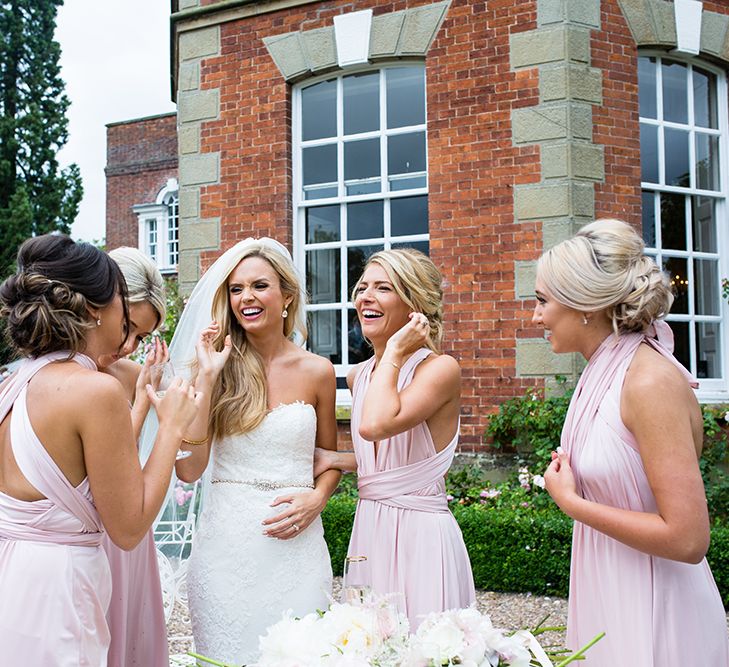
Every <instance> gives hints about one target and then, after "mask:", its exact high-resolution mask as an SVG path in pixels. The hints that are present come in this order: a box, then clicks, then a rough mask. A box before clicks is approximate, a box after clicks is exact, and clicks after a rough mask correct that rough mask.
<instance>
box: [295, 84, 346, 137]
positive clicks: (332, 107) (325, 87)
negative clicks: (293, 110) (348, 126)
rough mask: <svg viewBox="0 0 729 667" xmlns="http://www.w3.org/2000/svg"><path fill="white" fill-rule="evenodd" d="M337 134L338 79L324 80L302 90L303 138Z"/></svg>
mask: <svg viewBox="0 0 729 667" xmlns="http://www.w3.org/2000/svg"><path fill="white" fill-rule="evenodd" d="M335 136H337V81H336V79H333V80H332V81H322V82H321V83H317V84H316V85H314V86H309V87H307V88H304V89H303V90H302V91H301V138H302V139H303V140H304V141H309V140H310V139H324V138H326V137H335Z"/></svg>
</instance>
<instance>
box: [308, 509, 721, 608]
mask: <svg viewBox="0 0 729 667" xmlns="http://www.w3.org/2000/svg"><path fill="white" fill-rule="evenodd" d="M356 506H357V501H356V500H354V499H353V498H350V497H347V496H343V495H335V496H333V497H332V499H331V500H330V501H329V503H328V505H327V506H326V508H325V509H324V512H323V513H322V520H323V522H324V534H325V537H326V541H327V545H328V546H329V555H330V556H331V559H332V568H333V570H334V574H335V575H341V574H342V564H343V563H344V558H345V556H346V555H347V546H348V544H349V536H350V533H351V531H352V522H353V520H354V511H355V508H356ZM452 509H453V514H454V515H455V517H456V520H457V521H458V524H459V525H460V527H461V531H462V532H463V539H464V540H465V542H466V548H467V549H468V554H469V556H470V558H471V568H472V569H473V578H474V581H475V583H476V588H481V589H485V590H491V591H509V592H517V593H525V592H531V593H535V594H539V595H557V596H563V597H564V596H566V595H567V589H568V586H569V566H570V546H571V541H572V520H571V519H569V518H568V517H567V516H565V515H564V514H562V513H561V512H559V511H558V510H546V511H544V510H542V511H528V510H521V509H518V510H511V509H507V508H503V507H502V508H499V509H494V508H488V507H485V506H483V505H468V506H461V505H455V506H453V508H452ZM707 557H708V560H709V563H710V565H711V569H712V571H713V573H714V578H715V579H716V583H717V585H718V587H719V591H720V592H721V595H722V598H723V600H724V605H725V606H729V525H728V524H725V523H716V524H715V525H714V527H713V528H712V531H711V548H710V549H709V553H708V556H707Z"/></svg>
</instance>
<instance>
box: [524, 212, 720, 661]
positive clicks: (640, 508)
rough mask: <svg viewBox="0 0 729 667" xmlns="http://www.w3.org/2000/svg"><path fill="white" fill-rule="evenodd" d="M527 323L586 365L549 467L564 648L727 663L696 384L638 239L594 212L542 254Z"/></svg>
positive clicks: (661, 284)
mask: <svg viewBox="0 0 729 667" xmlns="http://www.w3.org/2000/svg"><path fill="white" fill-rule="evenodd" d="M536 295H537V306H536V308H535V311H534V322H535V323H536V324H538V325H540V326H543V327H544V328H545V329H547V330H548V333H549V336H548V338H549V340H550V342H551V345H552V349H553V350H554V351H555V352H579V353H581V354H582V355H583V356H584V357H585V358H586V359H587V360H588V364H587V367H586V368H585V370H584V372H583V373H582V377H581V378H580V381H579V383H578V385H577V388H576V390H575V393H574V396H573V398H572V402H571V404H570V408H569V411H568V414H567V418H566V421H565V425H564V430H563V431H562V445H561V451H559V452H556V453H554V454H553V461H552V463H551V464H550V466H549V468H548V469H547V471H546V473H545V481H546V485H547V490H548V491H549V493H550V494H551V495H552V497H553V498H554V500H555V501H556V502H557V504H558V505H559V506H560V508H561V509H562V510H563V511H564V512H565V513H566V514H568V515H569V516H571V517H572V518H573V519H574V520H575V524H574V533H573V540H572V564H571V576H570V597H569V615H568V622H567V643H568V646H569V647H570V648H572V649H576V648H578V647H579V646H581V645H583V644H585V643H587V642H588V641H589V640H590V639H592V638H593V637H594V636H595V635H597V634H598V633H600V632H605V633H606V636H605V638H603V639H602V640H601V641H599V642H598V643H597V644H596V645H595V646H593V647H592V648H591V649H590V650H589V651H588V652H587V657H586V660H585V663H584V664H585V667H608V666H610V667H612V666H613V665H635V666H636V667H684V666H685V665H699V664H701V665H711V666H712V667H728V666H729V641H728V639H727V627H726V617H725V614H724V609H723V608H722V603H721V598H720V596H719V591H718V590H717V587H716V584H715V583H714V579H713V577H712V575H711V571H710V569H709V566H708V564H707V562H706V559H705V558H704V555H705V553H706V550H707V548H708V546H709V517H708V513H707V506H706V497H705V495H704V488H703V484H702V480H701V475H700V473H699V467H698V457H699V454H700V452H701V446H702V436H703V424H702V417H701V411H700V409H699V405H698V403H697V401H696V398H695V396H694V394H693V392H692V391H691V387H696V386H697V384H696V382H695V381H694V379H693V378H692V377H691V376H690V375H689V373H688V372H687V371H686V370H685V369H684V368H683V367H682V366H681V365H680V364H679V363H678V362H677V361H676V359H675V358H674V357H673V355H672V354H671V351H672V349H673V336H672V334H671V330H670V328H669V326H668V325H667V324H666V323H665V322H663V321H662V320H661V319H659V318H662V317H664V316H665V315H666V313H667V312H668V310H669V309H670V306H671V302H672V300H673V297H672V295H671V292H670V286H669V284H668V280H667V278H666V277H665V276H664V275H663V274H662V273H661V271H660V270H659V269H658V267H657V266H656V264H655V263H654V261H653V260H652V259H651V258H649V257H646V256H645V255H644V254H643V242H642V240H641V239H640V237H639V236H638V235H637V234H636V233H635V232H634V231H633V230H632V228H631V227H629V226H628V225H626V224H625V223H623V222H619V221H617V220H598V221H597V222H594V223H592V224H590V225H587V226H586V227H583V228H582V229H581V230H580V231H579V232H578V233H577V235H576V236H575V237H573V238H572V239H570V240H568V241H564V242H562V243H560V244H559V245H557V246H555V247H554V248H552V249H551V250H549V251H548V252H546V253H545V254H544V255H543V256H542V258H541V259H540V260H539V264H538V268H537V281H536Z"/></svg>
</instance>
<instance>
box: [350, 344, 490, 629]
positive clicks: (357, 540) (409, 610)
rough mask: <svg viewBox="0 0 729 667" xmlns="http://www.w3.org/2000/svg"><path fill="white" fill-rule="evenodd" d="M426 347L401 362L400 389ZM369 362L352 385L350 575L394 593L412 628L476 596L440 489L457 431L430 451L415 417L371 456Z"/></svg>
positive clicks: (460, 539) (427, 435) (430, 443)
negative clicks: (362, 429) (355, 496)
mask: <svg viewBox="0 0 729 667" xmlns="http://www.w3.org/2000/svg"><path fill="white" fill-rule="evenodd" d="M429 354H431V352H430V350H427V349H420V350H418V351H416V352H415V353H414V354H413V355H412V356H411V357H410V358H409V359H408V360H407V361H406V362H405V363H404V364H403V367H402V369H401V370H400V374H399V378H398V391H402V390H403V389H404V388H405V387H407V386H408V385H409V384H410V382H411V381H412V379H413V375H414V374H415V370H416V368H417V366H418V364H419V363H420V362H421V361H423V360H424V359H425V358H426V357H427V356H428V355H429ZM374 363H375V360H374V358H372V359H370V360H369V361H368V362H367V363H365V365H364V366H363V368H362V369H361V370H360V371H359V373H358V374H357V376H356V378H355V382H354V386H353V389H352V402H353V404H352V442H353V443H354V452H355V456H356V458H357V476H358V478H357V486H358V488H359V502H358V504H357V512H356V514H355V518H354V527H353V529H352V537H351V540H350V543H349V550H348V555H349V556H351V557H354V556H366V557H367V561H365V563H364V565H357V566H355V565H354V564H353V566H352V570H351V572H352V578H357V579H358V580H359V581H358V582H357V583H363V584H365V585H369V586H370V587H371V589H372V590H373V591H374V592H376V593H379V594H382V595H392V600H393V602H395V603H397V605H398V607H399V608H400V610H401V611H402V612H403V613H405V614H406V615H407V617H408V621H409V623H410V631H411V632H415V630H416V629H417V627H418V625H419V624H420V623H421V622H422V620H423V618H424V617H425V615H427V614H429V613H431V612H440V611H445V610H446V609H459V608H464V607H468V606H469V605H471V604H472V603H473V602H474V600H475V596H476V593H475V589H474V585H473V575H472V574H471V563H470V561H469V559H468V552H467V551H466V546H465V544H464V542H463V536H462V535H461V530H460V528H459V527H458V524H457V523H456V520H455V518H454V517H453V515H452V514H451V512H450V510H449V509H448V501H447V499H446V492H445V480H444V476H445V474H446V472H448V469H449V468H450V465H451V463H452V461H453V455H454V453H455V450H456V445H457V444H458V434H457V433H456V435H455V436H454V438H453V440H452V441H451V442H450V443H449V444H448V446H447V447H445V449H443V450H441V451H440V452H436V450H435V445H434V444H433V439H432V437H431V435H430V430H429V429H428V426H427V424H425V423H422V424H418V425H417V426H415V427H414V428H412V429H410V430H409V431H406V432H404V433H400V434H398V435H395V436H393V437H391V438H387V439H384V440H381V441H380V443H379V445H378V449H377V457H375V448H374V445H373V443H372V442H368V441H367V440H364V438H362V437H361V436H360V435H359V424H360V419H361V415H362V404H363V401H364V396H365V393H366V391H367V387H368V386H369V382H370V376H371V374H372V370H373V367H374ZM345 583H346V582H345Z"/></svg>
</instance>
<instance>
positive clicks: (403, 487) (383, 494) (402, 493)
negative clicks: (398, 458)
mask: <svg viewBox="0 0 729 667" xmlns="http://www.w3.org/2000/svg"><path fill="white" fill-rule="evenodd" d="M457 443H458V437H457V436H456V437H454V438H453V441H452V442H451V443H450V444H449V445H448V446H447V447H446V448H445V449H443V450H441V451H440V452H438V453H437V454H436V455H435V456H431V457H430V458H427V459H423V460H422V461H417V462H416V463H410V464H408V465H405V466H400V467H399V468H390V469H389V470H382V471H379V472H373V473H370V474H369V475H361V476H360V477H359V478H358V479H357V488H358V490H359V497H360V498H361V499H363V500H374V501H377V502H379V503H382V504H383V505H389V506H390V507H397V508H400V509H408V510H416V511H420V512H433V513H440V512H448V499H447V497H446V494H445V493H443V492H441V493H434V494H428V495H416V493H417V491H419V490H421V489H425V488H427V487H429V486H432V485H434V484H436V483H438V482H440V481H442V480H443V477H445V474H446V473H447V472H448V468H450V465H451V461H452V460H453V454H454V452H455V449H456V445H457Z"/></svg>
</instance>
